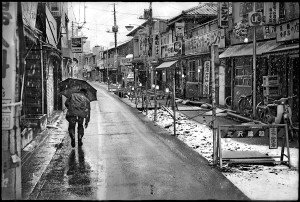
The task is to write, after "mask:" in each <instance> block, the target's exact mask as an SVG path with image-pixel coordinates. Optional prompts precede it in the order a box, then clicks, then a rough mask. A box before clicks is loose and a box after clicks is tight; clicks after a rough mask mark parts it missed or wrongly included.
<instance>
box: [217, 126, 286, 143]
mask: <svg viewBox="0 0 300 202" xmlns="http://www.w3.org/2000/svg"><path fill="white" fill-rule="evenodd" d="M278 127H279V126H272V125H259V124H257V125H232V126H222V127H220V136H221V138H259V137H269V143H270V144H269V148H270V149H277V148H278V144H277V142H278V141H277V128H278ZM281 128H283V129H284V125H282V126H281Z"/></svg>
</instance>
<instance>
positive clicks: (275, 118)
mask: <svg viewBox="0 0 300 202" xmlns="http://www.w3.org/2000/svg"><path fill="white" fill-rule="evenodd" d="M294 97H296V96H291V97H283V98H280V99H279V100H272V101H270V103H267V104H266V105H263V104H262V103H261V102H260V103H259V104H258V106H257V109H259V118H260V120H261V121H262V122H264V123H269V124H272V123H275V124H287V127H288V133H289V134H288V135H289V139H290V141H293V140H294V139H295V136H296V133H298V132H299V128H297V127H296V126H295V125H294V124H293V121H292V109H291V107H290V106H289V104H288V100H289V99H292V98H294Z"/></svg>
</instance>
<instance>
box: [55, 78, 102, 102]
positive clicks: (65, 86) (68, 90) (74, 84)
mask: <svg viewBox="0 0 300 202" xmlns="http://www.w3.org/2000/svg"><path fill="white" fill-rule="evenodd" d="M80 89H86V90H87V97H88V99H89V100H90V101H94V100H97V90H96V89H95V88H94V87H93V86H91V85H90V84H89V83H88V82H86V81H84V80H81V79H74V78H67V79H66V80H63V81H61V82H60V83H59V91H60V94H62V95H64V96H66V97H67V98H69V97H70V96H71V94H72V93H77V92H80Z"/></svg>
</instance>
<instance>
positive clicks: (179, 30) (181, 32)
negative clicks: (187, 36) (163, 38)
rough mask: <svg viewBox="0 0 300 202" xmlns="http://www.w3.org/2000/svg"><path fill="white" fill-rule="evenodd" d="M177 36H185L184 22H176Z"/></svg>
mask: <svg viewBox="0 0 300 202" xmlns="http://www.w3.org/2000/svg"><path fill="white" fill-rule="evenodd" d="M175 36H177V37H183V36H184V22H180V23H179V22H176V23H175Z"/></svg>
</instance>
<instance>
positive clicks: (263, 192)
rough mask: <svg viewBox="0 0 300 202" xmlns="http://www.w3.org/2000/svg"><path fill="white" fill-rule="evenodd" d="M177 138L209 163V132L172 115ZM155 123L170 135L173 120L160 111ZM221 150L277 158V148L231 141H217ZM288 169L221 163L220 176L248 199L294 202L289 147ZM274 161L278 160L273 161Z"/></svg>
mask: <svg viewBox="0 0 300 202" xmlns="http://www.w3.org/2000/svg"><path fill="white" fill-rule="evenodd" d="M153 115H154V110H148V115H147V116H148V118H149V119H151V120H153ZM176 118H177V120H176V135H177V138H178V139H180V140H181V141H183V142H184V143H186V144H187V145H188V146H189V147H191V148H193V149H195V150H196V151H197V152H198V153H199V154H200V155H202V156H203V157H205V158H206V159H207V160H208V161H209V163H212V161H213V157H212V154H213V137H212V134H213V132H212V130H211V129H210V128H209V127H208V126H207V125H204V124H200V123H198V122H196V121H193V120H189V119H187V118H186V117H185V116H184V115H182V114H180V113H178V114H177V113H176ZM156 124H157V125H159V126H160V127H163V128H165V129H167V130H168V131H169V132H170V134H173V133H174V131H173V118H172V117H171V115H170V114H169V113H168V112H166V111H164V110H162V109H158V110H157V121H156ZM221 141H222V142H221V144H222V150H234V151H257V152H260V153H262V154H267V155H269V156H279V155H280V150H281V147H278V149H276V150H270V149H269V146H264V145H249V144H246V143H241V142H236V141H234V140H233V139H225V138H224V139H221ZM290 156H291V165H292V167H291V168H288V167H287V166H285V165H274V166H266V165H254V164H253V165H252V164H248V165H246V164H244V165H242V164H235V165H234V166H233V165H230V166H229V165H228V164H224V165H223V167H222V173H223V175H224V176H225V177H227V178H228V179H229V180H230V181H231V182H232V183H233V184H234V185H235V186H237V187H238V188H239V189H240V190H241V191H242V192H243V193H244V194H245V195H247V196H248V197H249V198H250V199H251V200H297V199H298V186H299V170H298V168H299V165H298V163H299V161H298V160H299V149H298V148H290ZM276 160H278V159H276Z"/></svg>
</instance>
